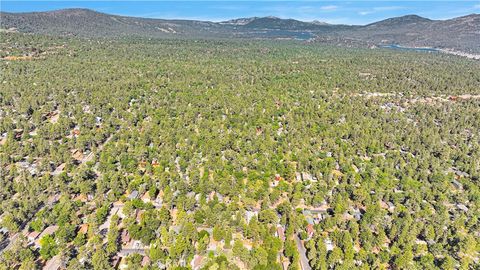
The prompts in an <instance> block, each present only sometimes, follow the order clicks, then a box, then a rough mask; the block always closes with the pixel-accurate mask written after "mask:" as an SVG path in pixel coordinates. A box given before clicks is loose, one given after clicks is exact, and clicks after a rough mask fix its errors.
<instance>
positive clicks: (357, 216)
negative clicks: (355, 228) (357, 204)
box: [352, 208, 362, 220]
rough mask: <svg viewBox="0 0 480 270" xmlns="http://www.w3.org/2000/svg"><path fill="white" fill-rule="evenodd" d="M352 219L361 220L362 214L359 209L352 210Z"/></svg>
mask: <svg viewBox="0 0 480 270" xmlns="http://www.w3.org/2000/svg"><path fill="white" fill-rule="evenodd" d="M352 212H353V217H354V218H355V219H356V220H360V219H362V212H360V209H358V208H353V211H352Z"/></svg>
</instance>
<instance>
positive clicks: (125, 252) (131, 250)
mask: <svg viewBox="0 0 480 270" xmlns="http://www.w3.org/2000/svg"><path fill="white" fill-rule="evenodd" d="M133 253H138V254H140V255H145V250H144V249H142V248H139V249H135V248H123V249H122V250H120V252H119V255H120V256H123V257H125V256H128V255H130V254H133Z"/></svg>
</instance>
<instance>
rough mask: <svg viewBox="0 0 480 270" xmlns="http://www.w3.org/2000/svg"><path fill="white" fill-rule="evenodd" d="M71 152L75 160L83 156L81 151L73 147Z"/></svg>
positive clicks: (79, 159)
mask: <svg viewBox="0 0 480 270" xmlns="http://www.w3.org/2000/svg"><path fill="white" fill-rule="evenodd" d="M71 152H72V157H73V159H75V160H76V161H81V160H82V159H83V158H84V155H83V152H82V151H80V150H79V149H73V150H72V151H71Z"/></svg>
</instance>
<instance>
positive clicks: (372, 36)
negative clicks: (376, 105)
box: [0, 9, 480, 53]
mask: <svg viewBox="0 0 480 270" xmlns="http://www.w3.org/2000/svg"><path fill="white" fill-rule="evenodd" d="M0 28H2V29H3V30H4V31H5V30H9V31H18V32H25V33H40V34H49V35H67V36H80V37H128V36H132V37H149V38H266V39H276V38H296V39H305V40H307V39H308V40H309V41H311V42H321V43H329V44H335V45H343V46H375V45H380V44H400V45H403V46H412V47H418V46H422V47H423V46H425V47H436V48H451V49H454V50H458V51H464V52H474V53H480V15H479V14H472V15H468V16H463V17H458V18H454V19H449V20H430V19H427V18H423V17H420V16H417V15H407V16H402V17H396V18H390V19H386V20H383V21H379V22H375V23H372V24H368V25H364V26H358V25H332V24H327V23H323V22H319V21H314V22H303V21H298V20H294V19H281V18H277V17H252V18H240V19H234V20H229V21H224V22H208V21H194V20H164V19H148V18H137V17H126V16H118V15H110V14H105V13H100V12H96V11H93V10H89V9H63V10H56V11H48V12H31V13H7V12H0Z"/></svg>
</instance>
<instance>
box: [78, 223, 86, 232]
mask: <svg viewBox="0 0 480 270" xmlns="http://www.w3.org/2000/svg"><path fill="white" fill-rule="evenodd" d="M87 232H88V223H85V224H82V225H80V227H79V229H78V233H81V234H86V233H87Z"/></svg>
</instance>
